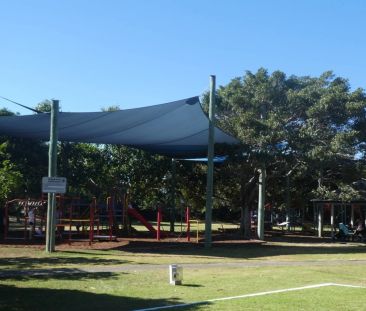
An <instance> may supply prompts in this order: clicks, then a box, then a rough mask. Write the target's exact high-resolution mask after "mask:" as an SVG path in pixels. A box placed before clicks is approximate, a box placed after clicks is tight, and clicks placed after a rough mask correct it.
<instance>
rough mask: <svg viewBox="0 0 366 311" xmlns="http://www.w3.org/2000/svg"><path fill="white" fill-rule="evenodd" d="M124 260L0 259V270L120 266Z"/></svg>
mask: <svg viewBox="0 0 366 311" xmlns="http://www.w3.org/2000/svg"><path fill="white" fill-rule="evenodd" d="M126 263H128V261H126V260H117V259H104V258H88V257H43V258H29V257H9V258H0V269H1V268H2V267H7V268H10V269H30V268H35V267H36V268H39V267H42V266H55V265H85V266H86V265H120V264H126Z"/></svg>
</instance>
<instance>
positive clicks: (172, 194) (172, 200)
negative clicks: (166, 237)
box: [170, 159, 176, 232]
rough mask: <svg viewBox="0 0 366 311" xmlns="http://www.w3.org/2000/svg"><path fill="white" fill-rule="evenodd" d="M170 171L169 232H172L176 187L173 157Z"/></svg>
mask: <svg viewBox="0 0 366 311" xmlns="http://www.w3.org/2000/svg"><path fill="white" fill-rule="evenodd" d="M171 173H172V178H171V180H170V232H174V226H175V189H176V165H175V159H172V163H171Z"/></svg>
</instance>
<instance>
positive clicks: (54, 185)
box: [42, 177, 66, 193]
mask: <svg viewBox="0 0 366 311" xmlns="http://www.w3.org/2000/svg"><path fill="white" fill-rule="evenodd" d="M42 192H43V193H65V192H66V178H65V177H42Z"/></svg>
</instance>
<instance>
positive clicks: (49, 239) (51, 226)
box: [46, 100, 59, 253]
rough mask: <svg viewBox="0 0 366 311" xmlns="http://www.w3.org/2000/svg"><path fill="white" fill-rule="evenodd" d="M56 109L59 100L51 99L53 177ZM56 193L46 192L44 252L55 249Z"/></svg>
mask: <svg viewBox="0 0 366 311" xmlns="http://www.w3.org/2000/svg"><path fill="white" fill-rule="evenodd" d="M58 111H59V101H58V100H52V105H51V116H50V117H51V122H50V143H49V152H48V177H55V176H56V174H57V140H58V126H57V121H58ZM55 219H56V194H55V193H49V194H48V204H47V232H46V252H47V253H52V252H54V251H55V224H56V221H55Z"/></svg>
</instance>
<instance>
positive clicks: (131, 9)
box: [0, 0, 366, 114]
mask: <svg viewBox="0 0 366 311" xmlns="http://www.w3.org/2000/svg"><path fill="white" fill-rule="evenodd" d="M365 16H366V1H363V0H348V1H347V0H317V1H315V0H314V1H312V0H307V1H305V0H304V1H301V0H298V1H295V0H292V1H290V0H289V1H285V0H276V1H275V0H273V1H270V0H267V1H265V0H263V1H261V0H258V1H254V0H252V1H249V0H248V1H245V0H236V1H235V0H225V1H224V0H220V1H218V0H144V1H143V0H131V1H127V0H125V1H123V0H118V1H117V0H116V1H112V0H104V1H102V0H99V1H95V0H62V1H52V0H48V1H39V0H31V1H30V0H29V1H26V0H23V1H19V0H0V40H1V49H0V96H4V97H8V98H11V99H13V100H15V101H17V102H20V103H22V104H25V105H29V106H35V105H36V104H37V103H39V102H40V101H42V100H44V99H52V98H56V99H59V100H60V101H61V102H60V103H61V107H62V110H63V111H99V110H100V109H101V108H102V107H108V106H112V105H119V106H120V107H121V108H122V109H126V108H134V107H140V106H147V105H154V104H160V103H164V102H169V101H173V100H177V99H181V98H186V97H191V96H195V95H201V94H202V93H203V92H204V91H205V90H206V89H207V88H208V84H209V75H210V74H215V75H216V76H217V83H218V84H219V85H225V84H227V83H228V82H229V81H230V80H231V79H232V78H234V77H237V76H242V75H243V74H244V72H245V71H246V70H251V71H256V70H257V69H258V68H260V67H265V68H267V69H268V70H269V71H270V72H272V71H273V70H282V71H284V72H285V73H286V74H288V75H291V74H295V75H313V76H314V75H315V76H316V75H319V74H321V73H322V72H324V71H326V70H333V71H334V73H335V74H336V75H339V76H342V77H345V78H348V79H349V81H350V84H351V87H352V88H357V87H362V88H365V86H366V75H365V73H364V71H365V68H366V42H365V41H366V37H365V30H366V18H365ZM4 106H5V107H7V108H9V109H10V110H12V111H18V112H20V113H22V114H27V113H28V112H27V111H26V110H23V109H21V108H18V107H17V106H15V105H13V104H8V103H7V102H5V101H3V100H0V107H4Z"/></svg>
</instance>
